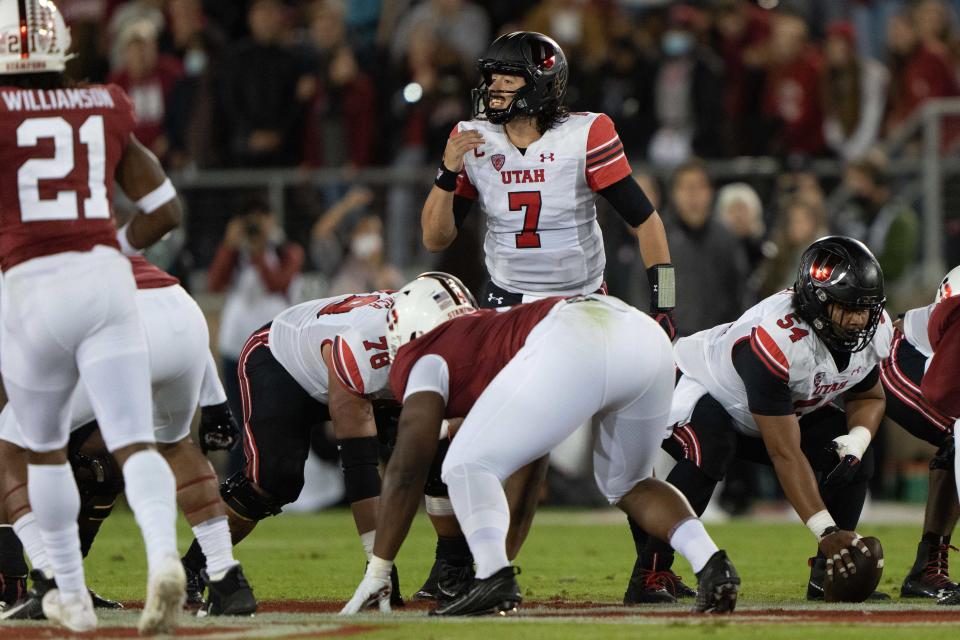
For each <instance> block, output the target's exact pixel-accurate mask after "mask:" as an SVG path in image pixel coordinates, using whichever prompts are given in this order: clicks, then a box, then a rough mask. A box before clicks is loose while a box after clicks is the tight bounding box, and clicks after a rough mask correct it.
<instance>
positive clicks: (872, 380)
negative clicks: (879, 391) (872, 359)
mask: <svg viewBox="0 0 960 640" xmlns="http://www.w3.org/2000/svg"><path fill="white" fill-rule="evenodd" d="M879 379H880V365H874V367H873V369H870V373H868V374H867V377H866V378H864V379H863V380H861V381H860V382H858V383H857V384H855V385H853V386H852V387H850V388H849V389H847V393H866V392H867V391H870V389H873V388H874V387H875V386H876V384H877V380H879Z"/></svg>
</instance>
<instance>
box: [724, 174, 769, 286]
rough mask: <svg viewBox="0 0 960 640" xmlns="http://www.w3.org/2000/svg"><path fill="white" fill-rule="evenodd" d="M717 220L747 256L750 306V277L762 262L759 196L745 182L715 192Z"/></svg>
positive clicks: (762, 227)
mask: <svg viewBox="0 0 960 640" xmlns="http://www.w3.org/2000/svg"><path fill="white" fill-rule="evenodd" d="M717 218H718V219H719V220H720V223H721V224H722V225H723V226H724V227H726V229H727V231H729V232H730V233H732V234H733V236H734V237H735V238H736V239H737V240H739V242H740V245H741V246H742V247H743V250H744V253H745V254H746V256H747V265H748V267H749V269H750V286H749V289H750V293H751V302H752V301H753V294H755V293H757V286H758V283H756V282H755V278H754V274H756V273H757V270H758V269H759V268H760V266H761V265H762V264H763V262H764V261H765V260H766V253H767V248H766V246H765V245H766V243H765V242H764V237H765V236H766V232H767V228H766V225H765V224H764V222H763V204H762V203H761V202H760V196H758V195H757V192H756V191H755V190H754V188H753V187H751V186H750V185H749V184H747V183H746V182H734V183H732V184H728V185H726V186H724V187H723V188H722V189H720V190H719V191H718V192H717Z"/></svg>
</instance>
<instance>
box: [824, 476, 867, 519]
mask: <svg viewBox="0 0 960 640" xmlns="http://www.w3.org/2000/svg"><path fill="white" fill-rule="evenodd" d="M868 484H869V483H868V482H867V481H866V480H864V481H862V482H851V483H850V484H848V485H847V486H845V487H842V488H841V489H837V490H833V491H829V492H823V502H824V504H825V505H826V506H827V511H829V512H830V515H831V516H833V520H834V522H836V523H837V526H838V527H840V528H841V529H843V530H844V531H856V530H857V522H859V521H860V512H861V511H863V503H864V501H865V500H866V499H867V485H868Z"/></svg>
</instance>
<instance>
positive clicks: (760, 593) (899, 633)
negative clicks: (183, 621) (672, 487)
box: [0, 510, 960, 640]
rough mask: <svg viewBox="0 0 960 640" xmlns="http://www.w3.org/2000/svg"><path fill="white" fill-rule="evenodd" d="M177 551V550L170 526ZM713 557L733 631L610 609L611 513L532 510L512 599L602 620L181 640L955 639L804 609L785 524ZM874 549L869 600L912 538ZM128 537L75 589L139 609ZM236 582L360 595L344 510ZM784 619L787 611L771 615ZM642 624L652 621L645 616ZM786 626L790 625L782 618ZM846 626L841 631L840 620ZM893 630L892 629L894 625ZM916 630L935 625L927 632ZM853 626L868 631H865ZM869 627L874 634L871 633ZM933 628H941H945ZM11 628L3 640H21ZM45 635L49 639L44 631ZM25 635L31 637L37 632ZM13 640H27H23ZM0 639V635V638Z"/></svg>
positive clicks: (405, 556)
mask: <svg viewBox="0 0 960 640" xmlns="http://www.w3.org/2000/svg"><path fill="white" fill-rule="evenodd" d="M181 525H182V526H181V529H180V533H181V549H185V548H186V546H187V544H188V543H189V542H190V539H191V538H190V536H189V530H188V528H187V527H186V524H185V523H182V522H181ZM708 529H709V530H710V531H711V533H712V535H713V536H714V538H715V539H716V541H717V542H718V544H719V545H720V546H721V547H723V548H726V549H727V550H728V551H729V553H730V556H731V558H732V559H733V561H734V563H735V564H736V565H737V568H738V570H739V572H740V575H741V578H742V581H743V584H742V595H741V599H740V602H739V604H738V612H745V613H744V616H745V617H740V616H734V617H733V618H728V619H723V618H718V617H703V616H697V617H689V616H687V615H686V613H685V612H686V611H687V609H688V608H689V603H688V602H684V603H683V604H681V605H676V606H669V607H660V608H657V609H650V608H631V609H624V608H623V607H622V606H619V605H618V603H619V602H620V599H621V598H622V596H623V590H624V587H625V585H626V582H627V578H628V576H629V572H630V569H631V568H632V564H633V557H634V554H633V549H632V542H631V540H630V536H629V532H628V530H627V527H626V523H625V521H624V519H623V518H622V517H621V516H620V515H619V513H618V512H614V511H565V510H544V511H543V512H541V513H540V514H538V515H537V519H536V521H535V523H534V527H533V530H532V532H531V535H530V538H529V539H528V541H527V544H526V546H525V548H524V550H523V552H522V553H521V556H520V558H519V559H518V561H517V564H518V565H520V566H521V567H522V569H523V573H522V575H521V576H520V577H519V581H520V585H521V587H522V589H523V592H524V597H525V599H526V600H527V601H545V600H553V599H561V600H564V601H567V602H576V601H592V602H596V603H605V604H606V605H608V606H606V607H603V608H596V609H591V610H589V611H586V612H584V613H582V614H581V613H580V612H579V611H574V610H571V609H564V608H557V609H553V608H549V607H548V608H543V607H541V608H537V607H530V608H525V609H523V610H522V614H521V615H520V616H517V617H515V618H512V619H506V620H504V619H481V620H453V621H446V620H445V621H442V622H441V621H437V620H433V619H430V618H428V617H426V616H425V614H424V612H423V611H422V610H420V611H409V610H408V611H405V612H400V613H398V614H397V615H392V616H382V615H380V614H375V613H374V614H366V615H363V616H360V617H356V618H350V619H342V618H338V617H336V616H332V615H329V614H317V613H304V612H295V613H263V614H258V616H257V617H256V618H255V619H254V620H241V621H228V620H204V621H201V622H199V623H191V627H190V628H189V629H184V633H185V634H186V635H193V634H195V633H196V634H202V635H203V637H204V638H219V637H224V638H227V637H230V638H233V637H284V638H288V637H297V638H307V637H345V636H355V635H359V636H363V637H373V638H388V637H389V638H453V637H455V638H458V639H469V638H483V639H484V640H488V639H489V638H490V635H491V634H495V635H496V636H497V637H523V638H550V639H551V640H563V639H566V638H577V639H580V638H619V637H639V636H641V635H642V636H644V637H650V638H666V639H671V640H672V639H680V638H683V639H686V638H761V637H762V638H764V639H765V640H777V639H780V638H796V637H800V635H801V634H803V635H804V636H810V635H814V636H815V637H816V638H817V640H821V639H822V640H827V639H833V638H864V637H867V634H869V636H870V638H871V640H874V639H885V638H918V637H936V638H938V639H939V638H943V637H944V632H945V631H946V629H949V633H947V636H949V635H950V633H953V632H956V631H957V630H958V629H960V607H957V608H949V609H948V608H945V607H937V606H935V605H933V604H931V603H916V602H907V603H905V602H900V601H899V600H897V599H896V598H895V599H894V601H893V602H891V603H883V604H879V605H871V606H870V607H868V609H869V611H870V614H869V615H867V616H866V617H864V616H863V615H862V613H861V611H862V610H863V607H860V606H854V605H814V606H809V605H807V603H806V601H805V600H804V599H803V595H804V587H805V582H806V578H807V573H808V569H807V565H806V559H807V557H808V556H810V555H812V554H813V552H814V551H815V546H814V541H813V539H812V537H811V536H810V534H809V532H807V530H806V528H805V527H803V526H801V525H797V524H761V523H756V522H737V523H731V524H724V525H714V526H708ZM861 533H862V534H864V535H876V536H878V537H879V538H880V539H881V541H882V542H883V544H884V549H885V556H886V569H885V572H884V578H883V581H882V583H881V589H882V590H883V591H886V592H887V593H889V594H891V595H895V594H896V593H897V592H898V588H899V584H900V581H901V580H902V579H903V576H904V574H905V572H906V570H907V569H908V568H909V566H910V564H911V563H912V561H913V556H914V553H915V550H916V542H917V537H918V535H919V533H918V529H917V528H915V527H909V526H877V527H864V528H863V530H862V531H861ZM433 546H434V538H433V535H432V531H431V530H430V528H429V523H428V522H427V520H426V518H425V517H424V516H422V515H421V516H419V517H418V518H417V520H416V522H415V524H414V527H413V529H412V531H411V535H410V538H409V539H408V540H407V543H406V544H405V545H404V548H403V549H402V551H401V553H400V556H399V558H398V566H399V570H400V578H401V584H402V587H403V593H404V595H409V594H411V593H412V592H414V591H415V590H416V589H417V588H418V587H419V585H420V582H421V581H422V580H423V578H424V577H425V576H426V574H427V571H428V570H429V567H430V564H431V562H432V558H433ZM141 547H142V543H141V541H140V537H139V532H138V530H137V528H136V526H135V523H134V522H133V519H132V517H131V516H130V514H129V512H127V511H119V512H118V513H115V514H114V515H113V516H111V517H110V519H109V520H108V521H107V522H106V523H105V524H104V526H103V529H102V531H101V534H100V536H99V538H98V539H97V541H96V543H95V545H94V548H93V551H92V552H91V555H90V557H89V558H88V560H87V563H86V566H87V576H88V582H89V584H90V585H91V586H92V587H93V588H95V589H97V590H99V591H100V592H101V593H103V595H106V596H110V597H113V598H118V599H121V600H141V599H142V598H143V585H144V582H145V567H144V559H143V552H142V548H141ZM237 554H238V558H239V559H240V560H241V561H242V562H243V564H244V568H245V571H246V574H247V576H248V578H249V579H250V581H251V583H252V584H253V586H254V589H255V591H256V595H257V597H258V598H259V599H260V600H261V601H264V602H265V601H286V600H324V601H328V602H329V601H343V600H346V599H347V598H349V597H350V595H352V593H353V589H354V588H355V586H356V584H357V583H358V582H359V581H360V579H361V577H362V574H363V568H364V558H363V552H362V549H361V547H360V543H359V541H358V539H357V537H356V535H355V532H354V529H353V524H352V519H351V517H350V514H349V512H348V511H346V510H333V511H328V512H325V513H322V514H319V515H297V514H284V515H281V516H279V517H276V518H271V519H268V520H266V521H264V522H263V523H261V525H260V526H259V528H258V529H257V530H256V531H255V532H254V534H253V535H252V536H251V537H250V538H248V539H247V540H246V541H244V542H243V543H242V544H241V545H240V546H239V547H238V550H237ZM677 571H678V573H680V574H681V575H683V576H684V577H685V578H686V579H687V580H688V581H689V583H690V584H695V582H696V581H695V578H694V576H693V574H692V572H690V569H689V567H688V566H687V565H686V564H685V563H684V562H683V561H682V560H681V561H680V563H679V565H678V567H677ZM782 610H787V611H782ZM651 612H652V613H651ZM798 615H799V616H800V617H801V618H802V619H801V618H797V619H796V620H794V619H793V618H792V617H791V616H798ZM851 615H853V617H851ZM898 616H902V617H898ZM923 616H939V617H938V618H934V619H931V620H927V619H922V618H923ZM101 620H102V621H103V625H104V626H113V625H120V626H132V625H133V624H134V621H135V618H134V617H133V612H122V613H120V614H105V615H103V616H101ZM865 625H871V626H870V627H869V629H868V628H867V627H866V626H865ZM874 625H875V626H874ZM944 625H946V628H945V626H944ZM30 629H31V628H30V627H24V626H19V625H18V626H17V627H15V628H13V629H8V631H15V632H16V635H15V636H13V635H12V636H10V637H11V638H13V637H50V636H49V635H46V633H47V631H44V632H43V635H29V631H30ZM46 629H47V630H49V627H47V628H46ZM37 631H38V632H39V631H40V629H39V628H38V629H37ZM24 633H27V635H24ZM0 635H5V634H4V629H3V628H0Z"/></svg>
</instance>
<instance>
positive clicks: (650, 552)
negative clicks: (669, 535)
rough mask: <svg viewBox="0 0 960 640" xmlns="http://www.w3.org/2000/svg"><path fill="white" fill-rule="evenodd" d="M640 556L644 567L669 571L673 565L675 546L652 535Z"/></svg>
mask: <svg viewBox="0 0 960 640" xmlns="http://www.w3.org/2000/svg"><path fill="white" fill-rule="evenodd" d="M639 558H640V565H641V567H642V568H643V569H647V570H650V571H667V570H669V569H670V568H671V567H673V558H674V551H673V547H671V546H670V543H669V542H665V541H663V540H661V539H659V538H655V537H653V536H650V537H649V538H648V540H647V544H646V545H645V546H644V548H643V551H642V552H641V553H640V555H639Z"/></svg>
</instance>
